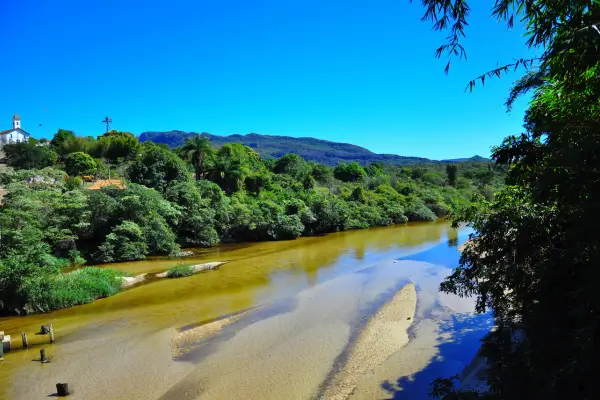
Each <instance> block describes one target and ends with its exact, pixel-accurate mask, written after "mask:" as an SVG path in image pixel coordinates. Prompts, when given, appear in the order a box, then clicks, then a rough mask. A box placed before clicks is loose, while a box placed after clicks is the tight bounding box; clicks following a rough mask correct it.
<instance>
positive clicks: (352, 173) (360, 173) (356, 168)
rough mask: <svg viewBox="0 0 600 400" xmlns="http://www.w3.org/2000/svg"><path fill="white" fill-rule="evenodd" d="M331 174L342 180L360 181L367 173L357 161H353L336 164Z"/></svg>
mask: <svg viewBox="0 0 600 400" xmlns="http://www.w3.org/2000/svg"><path fill="white" fill-rule="evenodd" d="M333 175H334V176H335V177H336V179H339V180H340V181H343V182H361V181H362V180H363V179H365V178H366V176H367V173H366V172H365V170H364V168H363V167H361V166H360V164H359V163H357V162H354V161H353V162H351V163H350V164H347V165H346V163H340V164H338V166H337V167H335V168H334V169H333Z"/></svg>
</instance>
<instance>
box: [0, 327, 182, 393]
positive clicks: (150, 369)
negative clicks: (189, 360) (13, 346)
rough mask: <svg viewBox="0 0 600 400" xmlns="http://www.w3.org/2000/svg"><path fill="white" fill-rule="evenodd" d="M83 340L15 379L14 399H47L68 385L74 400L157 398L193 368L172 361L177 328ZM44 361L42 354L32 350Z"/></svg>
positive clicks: (111, 331) (52, 351)
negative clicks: (57, 389) (172, 340)
mask: <svg viewBox="0 0 600 400" xmlns="http://www.w3.org/2000/svg"><path fill="white" fill-rule="evenodd" d="M87 333H88V335H86V336H85V337H82V338H81V340H75V341H72V342H69V343H63V344H55V345H54V346H51V347H50V346H49V347H46V350H47V353H48V355H49V357H50V359H51V363H50V364H39V363H34V362H31V363H30V365H27V366H25V367H22V368H20V369H19V370H18V371H17V372H16V373H15V374H14V375H13V379H12V383H13V385H12V390H11V391H10V392H9V397H8V398H10V399H32V400H33V399H44V398H47V397H49V396H51V395H53V394H55V393H56V383H59V382H67V383H69V386H70V388H71V390H72V395H71V396H70V397H69V398H70V399H74V400H77V399H81V400H96V399H98V400H100V399H157V398H159V397H160V396H161V395H162V394H163V393H164V392H166V391H167V390H168V389H169V388H170V387H171V386H172V385H173V384H174V383H175V382H177V381H178V380H180V379H181V377H183V376H185V375H186V374H187V373H188V372H189V371H190V369H191V368H192V366H191V365H190V364H185V363H177V362H175V361H173V359H172V357H171V346H170V344H171V338H172V337H173V335H175V334H176V332H175V329H165V330H162V331H158V332H152V333H150V332H147V333H144V334H139V333H136V334H127V333H126V332H123V331H122V330H120V329H119V327H118V326H117V325H115V326H113V327H106V328H102V329H100V330H99V332H98V333H97V334H93V333H92V332H87ZM28 353H30V354H31V359H32V360H33V359H35V358H38V359H39V350H38V349H31V350H28Z"/></svg>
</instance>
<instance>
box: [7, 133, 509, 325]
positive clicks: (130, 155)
mask: <svg viewBox="0 0 600 400" xmlns="http://www.w3.org/2000/svg"><path fill="white" fill-rule="evenodd" d="M49 143H50V144H49V145H46V146H38V145H39V144H40V143H35V142H34V141H33V140H31V141H30V142H27V143H17V144H14V145H7V146H5V152H6V154H7V158H8V160H9V165H10V166H11V167H12V168H8V169H7V170H6V171H5V172H3V173H2V174H0V185H2V186H3V187H4V190H5V195H4V198H3V200H2V201H3V204H2V207H0V224H1V225H2V243H1V245H0V312H3V313H6V312H15V311H18V312H20V313H28V312H37V311H48V310H51V309H56V308H61V307H68V306H71V305H75V304H82V303H85V302H89V301H92V300H94V299H95V298H99V297H105V296H110V295H112V294H114V293H116V292H117V291H118V290H119V288H118V287H117V286H115V283H114V281H115V280H114V279H113V278H114V276H116V275H117V274H118V272H116V271H108V270H96V269H93V268H86V269H83V270H81V271H76V272H73V273H69V274H64V273H63V272H64V271H65V270H66V269H67V270H70V269H72V268H73V266H80V265H83V264H85V263H86V262H87V263H112V262H120V261H132V260H143V259H144V258H145V257H147V256H149V255H176V254H179V253H180V252H181V248H187V247H207V246H214V245H217V244H219V243H222V242H236V241H264V240H291V239H295V238H297V237H299V236H303V235H314V234H321V233H327V232H336V231H342V230H347V229H362V228H368V227H372V226H384V225H391V224H396V223H405V222H407V221H432V220H435V219H436V218H439V217H444V216H446V215H447V214H448V213H450V212H452V211H453V210H457V209H461V208H463V207H465V206H468V205H469V203H470V199H471V197H472V196H474V195H481V196H485V197H487V198H490V199H491V197H492V194H493V192H494V190H495V189H497V188H498V187H499V186H501V184H502V183H501V182H502V181H503V176H504V174H505V171H503V170H499V169H496V168H494V167H492V166H490V165H489V164H487V163H475V162H465V163H455V164H449V165H442V164H430V165H418V166H414V167H394V166H384V165H382V164H371V165H367V166H362V165H359V164H358V163H355V162H352V163H349V164H339V165H338V166H336V167H334V168H330V167H327V166H325V165H323V164H318V163H313V162H306V161H305V160H304V159H302V158H301V157H300V156H298V155H296V154H287V155H284V156H283V157H281V158H279V159H276V160H271V159H269V160H265V159H262V158H261V157H260V156H259V155H258V154H257V153H256V152H254V151H253V150H252V149H251V148H249V147H246V146H243V145H240V144H227V145H224V146H222V147H220V148H219V149H215V148H213V147H212V145H211V144H210V142H209V141H208V140H207V139H206V138H205V137H202V136H200V135H198V136H196V137H193V138H191V139H189V140H188V141H187V142H186V143H185V145H184V146H182V147H181V148H177V149H173V150H171V149H169V148H166V147H165V146H160V145H156V144H154V143H152V142H145V143H143V144H140V143H138V141H137V139H136V138H135V137H134V136H133V135H131V134H130V133H127V132H116V131H112V132H109V133H107V134H105V135H103V136H100V137H99V138H97V139H94V138H80V137H77V136H75V135H74V134H73V133H72V132H70V131H65V130H60V131H59V132H57V134H56V135H55V137H54V138H53V139H52V141H50V142H49ZM27 146H29V147H31V148H28V147H27ZM49 154H50V155H49ZM109 168H110V170H111V176H110V178H111V180H110V181H108V184H106V185H104V184H101V183H102V182H103V181H101V182H94V183H89V182H84V181H85V180H88V179H89V177H90V176H92V177H94V178H93V179H94V180H98V179H99V178H103V177H108V176H106V175H107V171H108V169H109ZM82 178H83V179H82ZM104 182H105V183H106V182H107V181H104ZM186 273H187V271H186V270H185V269H184V268H181V269H180V270H177V271H172V272H171V273H170V274H171V276H177V275H182V274H184V275H185V274H186Z"/></svg>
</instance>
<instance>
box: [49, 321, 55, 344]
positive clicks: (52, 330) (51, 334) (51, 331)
mask: <svg viewBox="0 0 600 400" xmlns="http://www.w3.org/2000/svg"><path fill="white" fill-rule="evenodd" d="M48 334H49V336H50V343H54V328H53V327H52V324H50V329H48Z"/></svg>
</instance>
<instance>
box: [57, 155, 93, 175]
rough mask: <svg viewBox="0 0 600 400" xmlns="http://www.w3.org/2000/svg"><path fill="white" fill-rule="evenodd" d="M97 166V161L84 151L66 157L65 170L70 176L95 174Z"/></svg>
mask: <svg viewBox="0 0 600 400" xmlns="http://www.w3.org/2000/svg"><path fill="white" fill-rule="evenodd" d="M97 167H98V165H97V164H96V161H94V159H93V158H92V157H91V156H90V155H89V154H86V153H83V152H76V153H71V154H69V155H68V156H67V158H66V159H65V171H67V174H69V175H70V176H79V175H86V174H93V173H95V172H96V168H97Z"/></svg>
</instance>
